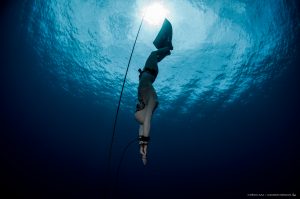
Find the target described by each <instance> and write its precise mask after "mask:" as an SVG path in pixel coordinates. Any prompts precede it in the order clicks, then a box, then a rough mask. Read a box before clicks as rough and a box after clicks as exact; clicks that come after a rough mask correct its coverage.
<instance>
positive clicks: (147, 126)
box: [143, 99, 155, 137]
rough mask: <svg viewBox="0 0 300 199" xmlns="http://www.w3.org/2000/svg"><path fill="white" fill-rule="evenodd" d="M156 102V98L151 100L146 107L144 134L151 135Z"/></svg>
mask: <svg viewBox="0 0 300 199" xmlns="http://www.w3.org/2000/svg"><path fill="white" fill-rule="evenodd" d="M154 106H155V103H154V100H153V99H151V100H149V103H148V106H147V107H146V113H145V120H144V125H143V136H145V137H149V134H150V127H151V118H152V112H153V109H154Z"/></svg>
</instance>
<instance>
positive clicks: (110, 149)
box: [107, 15, 145, 183]
mask: <svg viewBox="0 0 300 199" xmlns="http://www.w3.org/2000/svg"><path fill="white" fill-rule="evenodd" d="M144 16H145V15H144ZM144 16H143V18H142V21H141V24H140V26H139V29H138V32H137V34H136V37H135V41H134V44H133V47H132V50H131V54H130V57H129V61H128V64H127V69H126V73H125V77H124V81H123V86H122V90H121V93H120V98H119V103H118V108H117V112H116V116H115V120H114V127H113V132H112V137H111V141H110V146H109V152H108V166H107V174H108V176H109V177H110V166H111V158H112V148H113V142H114V138H115V131H116V124H117V119H118V114H119V109H120V104H121V99H122V95H123V90H124V86H125V82H126V77H127V73H128V69H129V66H130V62H131V58H132V55H133V51H134V48H135V44H136V41H137V38H138V36H139V33H140V30H141V27H142V24H143V21H144ZM108 183H109V182H108Z"/></svg>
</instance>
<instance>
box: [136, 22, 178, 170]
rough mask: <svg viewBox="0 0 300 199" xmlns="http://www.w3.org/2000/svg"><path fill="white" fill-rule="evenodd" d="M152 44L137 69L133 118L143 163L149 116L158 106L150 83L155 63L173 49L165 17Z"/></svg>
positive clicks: (145, 157) (146, 145)
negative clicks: (151, 49) (154, 49)
mask: <svg viewBox="0 0 300 199" xmlns="http://www.w3.org/2000/svg"><path fill="white" fill-rule="evenodd" d="M153 44H154V45H155V47H156V48H157V49H158V50H156V51H153V52H151V54H150V55H149V57H148V59H147V61H146V63H145V66H144V68H143V70H141V69H139V72H140V75H139V86H138V104H137V105H136V112H135V118H136V120H137V121H138V122H139V124H140V127H139V145H140V154H141V155H142V160H143V163H144V165H146V163H147V148H148V142H149V140H150V137H149V134H150V125H151V118H152V115H153V112H154V111H155V109H156V108H157V106H158V100H157V95H156V91H155V89H154V87H153V85H152V84H153V83H154V81H155V79H156V77H157V75H158V65H157V63H158V62H160V61H161V60H163V59H164V58H165V57H166V56H168V55H170V54H171V52H170V51H171V50H173V45H172V26H171V23H170V22H169V21H168V20H167V19H165V21H164V23H163V26H162V28H161V30H160V32H159V34H158V35H157V37H156V39H155V40H154V42H153Z"/></svg>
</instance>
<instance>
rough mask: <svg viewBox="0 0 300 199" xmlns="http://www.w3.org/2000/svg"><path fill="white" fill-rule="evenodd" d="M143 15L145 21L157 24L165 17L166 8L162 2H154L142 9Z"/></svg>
mask: <svg viewBox="0 0 300 199" xmlns="http://www.w3.org/2000/svg"><path fill="white" fill-rule="evenodd" d="M143 14H144V15H145V18H144V19H145V21H147V22H148V23H149V24H152V25H159V24H161V23H162V21H163V20H164V19H165V18H166V16H167V14H168V10H166V9H165V8H164V7H163V5H162V4H160V3H158V2H156V3H154V4H152V5H150V6H149V7H147V8H145V9H143Z"/></svg>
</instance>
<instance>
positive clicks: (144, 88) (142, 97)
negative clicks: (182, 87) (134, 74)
mask: <svg viewBox="0 0 300 199" xmlns="http://www.w3.org/2000/svg"><path fill="white" fill-rule="evenodd" d="M150 70H151V69H150ZM153 71H154V70H152V71H151V72H150V71H149V70H148V69H147V68H145V69H144V71H142V72H140V76H139V79H140V83H139V88H138V103H137V105H136V111H135V112H137V111H141V110H143V109H144V108H145V106H146V105H147V104H148V100H149V98H150V96H149V95H154V96H152V97H154V98H155V99H157V95H156V92H155V89H154V87H153V86H152V83H153V82H154V80H155V78H156V76H157V73H155V71H154V72H153ZM144 75H147V76H148V78H151V79H153V81H151V82H152V83H147V84H148V85H147V84H146V83H145V82H142V81H144V79H142V76H144ZM150 76H151V77H150ZM144 78H147V77H144ZM143 83H144V84H146V85H143ZM157 106H158V101H157V100H156V105H155V107H154V109H153V112H154V111H155V109H156V108H157Z"/></svg>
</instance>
